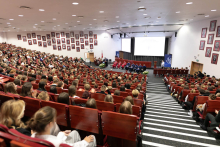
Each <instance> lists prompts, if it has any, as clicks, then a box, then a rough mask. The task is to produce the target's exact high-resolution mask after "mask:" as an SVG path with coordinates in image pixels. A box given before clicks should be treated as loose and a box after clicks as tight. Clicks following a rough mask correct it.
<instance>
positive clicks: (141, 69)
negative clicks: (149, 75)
mask: <svg viewBox="0 0 220 147" xmlns="http://www.w3.org/2000/svg"><path fill="white" fill-rule="evenodd" d="M138 67H139V71H140V72H142V71H143V67H142V65H141V64H139V66H138Z"/></svg>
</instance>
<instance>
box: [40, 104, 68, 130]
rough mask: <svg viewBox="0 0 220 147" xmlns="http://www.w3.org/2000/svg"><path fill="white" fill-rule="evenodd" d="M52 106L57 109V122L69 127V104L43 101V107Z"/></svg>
mask: <svg viewBox="0 0 220 147" xmlns="http://www.w3.org/2000/svg"><path fill="white" fill-rule="evenodd" d="M45 106H50V107H52V108H54V109H56V110H57V124H58V125H61V126H66V127H68V120H69V115H68V106H67V105H65V104H61V103H57V102H50V101H43V100H42V101H41V107H45Z"/></svg>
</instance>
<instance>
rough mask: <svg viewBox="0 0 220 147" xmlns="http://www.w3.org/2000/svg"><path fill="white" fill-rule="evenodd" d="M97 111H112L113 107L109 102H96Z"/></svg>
mask: <svg viewBox="0 0 220 147" xmlns="http://www.w3.org/2000/svg"><path fill="white" fill-rule="evenodd" d="M96 105H97V109H98V110H100V111H114V110H115V105H114V104H112V103H109V102H104V101H96Z"/></svg>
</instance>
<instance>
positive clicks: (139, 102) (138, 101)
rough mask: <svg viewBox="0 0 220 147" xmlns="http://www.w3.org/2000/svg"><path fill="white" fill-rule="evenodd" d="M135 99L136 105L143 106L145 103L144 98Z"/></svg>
mask: <svg viewBox="0 0 220 147" xmlns="http://www.w3.org/2000/svg"><path fill="white" fill-rule="evenodd" d="M133 100H134V105H135V106H139V107H142V105H143V100H140V99H133Z"/></svg>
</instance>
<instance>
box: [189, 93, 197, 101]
mask: <svg viewBox="0 0 220 147" xmlns="http://www.w3.org/2000/svg"><path fill="white" fill-rule="evenodd" d="M195 96H199V93H189V94H188V101H189V102H191V101H193V99H194V97H195Z"/></svg>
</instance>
